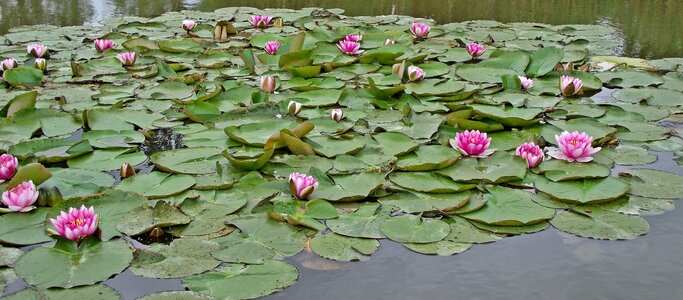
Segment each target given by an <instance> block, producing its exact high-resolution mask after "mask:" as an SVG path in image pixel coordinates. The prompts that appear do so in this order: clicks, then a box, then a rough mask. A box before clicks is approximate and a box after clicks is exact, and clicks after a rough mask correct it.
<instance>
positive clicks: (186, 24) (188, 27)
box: [183, 20, 197, 32]
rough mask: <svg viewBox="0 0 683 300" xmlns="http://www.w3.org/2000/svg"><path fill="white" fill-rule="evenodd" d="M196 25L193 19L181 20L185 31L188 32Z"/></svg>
mask: <svg viewBox="0 0 683 300" xmlns="http://www.w3.org/2000/svg"><path fill="white" fill-rule="evenodd" d="M195 26H197V23H196V22H195V21H193V20H183V29H185V31H187V32H190V31H192V29H194V27H195Z"/></svg>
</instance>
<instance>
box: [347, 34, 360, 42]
mask: <svg viewBox="0 0 683 300" xmlns="http://www.w3.org/2000/svg"><path fill="white" fill-rule="evenodd" d="M344 40H345V41H352V42H360V41H361V40H363V36H362V35H360V34H349V35H347V36H346V37H344Z"/></svg>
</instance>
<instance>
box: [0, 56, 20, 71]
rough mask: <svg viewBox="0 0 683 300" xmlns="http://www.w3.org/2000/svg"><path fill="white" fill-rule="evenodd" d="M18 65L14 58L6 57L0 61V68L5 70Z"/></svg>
mask: <svg viewBox="0 0 683 300" xmlns="http://www.w3.org/2000/svg"><path fill="white" fill-rule="evenodd" d="M18 66H19V63H18V62H17V60H16V59H14V58H11V57H10V58H8V59H5V60H3V61H0V67H1V68H2V70H3V71H7V70H10V69H14V68H16V67H18Z"/></svg>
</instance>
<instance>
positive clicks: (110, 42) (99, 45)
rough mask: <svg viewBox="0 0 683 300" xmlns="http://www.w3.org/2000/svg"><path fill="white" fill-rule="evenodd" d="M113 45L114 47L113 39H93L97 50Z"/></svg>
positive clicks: (101, 50)
mask: <svg viewBox="0 0 683 300" xmlns="http://www.w3.org/2000/svg"><path fill="white" fill-rule="evenodd" d="M113 47H114V41H113V40H107V39H95V50H97V52H104V51H106V50H107V49H111V48H113Z"/></svg>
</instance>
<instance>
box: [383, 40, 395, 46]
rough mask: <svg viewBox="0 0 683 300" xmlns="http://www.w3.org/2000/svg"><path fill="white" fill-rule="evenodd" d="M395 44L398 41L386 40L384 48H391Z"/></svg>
mask: <svg viewBox="0 0 683 300" xmlns="http://www.w3.org/2000/svg"><path fill="white" fill-rule="evenodd" d="M393 44H396V41H394V40H392V39H386V40H384V46H389V45H393Z"/></svg>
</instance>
